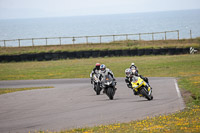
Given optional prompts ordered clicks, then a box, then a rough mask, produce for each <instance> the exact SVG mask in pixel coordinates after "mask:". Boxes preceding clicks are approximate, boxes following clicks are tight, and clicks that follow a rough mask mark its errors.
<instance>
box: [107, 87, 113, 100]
mask: <svg viewBox="0 0 200 133" xmlns="http://www.w3.org/2000/svg"><path fill="white" fill-rule="evenodd" d="M114 94H115V90H114V88H111V87H109V88H108V89H107V96H108V97H109V99H110V100H113V97H114Z"/></svg>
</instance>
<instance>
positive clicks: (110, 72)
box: [99, 64, 117, 89]
mask: <svg viewBox="0 0 200 133" xmlns="http://www.w3.org/2000/svg"><path fill="white" fill-rule="evenodd" d="M100 70H101V72H100V77H99V79H100V80H101V81H102V79H103V77H104V76H105V75H108V74H109V75H110V76H111V77H112V78H113V80H114V82H115V83H116V80H115V77H114V74H113V72H112V71H111V70H110V69H109V68H106V65H104V64H102V65H101V66H100ZM115 89H117V88H115Z"/></svg>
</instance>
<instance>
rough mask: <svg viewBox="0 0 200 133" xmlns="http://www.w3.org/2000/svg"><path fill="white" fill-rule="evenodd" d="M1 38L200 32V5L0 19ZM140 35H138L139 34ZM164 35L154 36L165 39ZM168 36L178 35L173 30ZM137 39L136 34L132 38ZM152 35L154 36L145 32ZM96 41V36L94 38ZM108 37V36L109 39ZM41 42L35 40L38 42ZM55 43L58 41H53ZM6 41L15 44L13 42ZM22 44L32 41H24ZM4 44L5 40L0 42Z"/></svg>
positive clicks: (146, 37)
mask: <svg viewBox="0 0 200 133" xmlns="http://www.w3.org/2000/svg"><path fill="white" fill-rule="evenodd" d="M0 29H1V30H0V40H12V39H26V38H47V37H73V36H74V37H76V36H97V35H117V34H137V33H151V32H164V31H173V30H179V32H180V33H179V34H180V35H179V36H180V39H183V38H190V30H191V31H192V37H193V38H195V37H199V36H200V9H196V10H180V11H162V12H146V13H127V14H111V15H90V16H68V17H53V18H27V19H0ZM136 38H138V37H136ZM163 38H164V35H158V36H155V39H159V40H161V39H163ZM168 38H170V39H174V38H177V34H176V33H170V34H169V35H168ZM130 39H134V38H130ZM142 39H144V40H148V39H151V36H142ZM93 40H94V41H95V38H94V39H93ZM108 40H109V39H108ZM37 43H38V44H39V42H36V43H35V44H36V45H37ZM52 43H57V42H53V41H52ZM7 45H10V46H13V45H15V44H12V42H7ZM22 45H25V46H26V45H30V44H28V42H27V43H24V44H22ZM0 46H3V42H0Z"/></svg>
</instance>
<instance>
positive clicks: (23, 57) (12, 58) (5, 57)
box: [0, 48, 189, 62]
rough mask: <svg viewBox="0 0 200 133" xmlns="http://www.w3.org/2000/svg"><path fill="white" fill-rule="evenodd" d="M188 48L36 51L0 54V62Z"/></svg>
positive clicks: (182, 51) (172, 51) (163, 52)
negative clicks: (19, 53)
mask: <svg viewBox="0 0 200 133" xmlns="http://www.w3.org/2000/svg"><path fill="white" fill-rule="evenodd" d="M187 53H189V48H161V49H127V50H104V51H100V50H96V51H76V52H55V53H37V54H21V55H1V56H0V62H11V61H15V62H19V61H35V60H36V61H43V60H58V59H74V58H89V57H105V56H109V57H111V56H141V55H166V54H168V55H177V54H187Z"/></svg>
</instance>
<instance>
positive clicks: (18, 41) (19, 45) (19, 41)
mask: <svg viewBox="0 0 200 133" xmlns="http://www.w3.org/2000/svg"><path fill="white" fill-rule="evenodd" d="M18 42H19V47H20V39H18Z"/></svg>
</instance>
